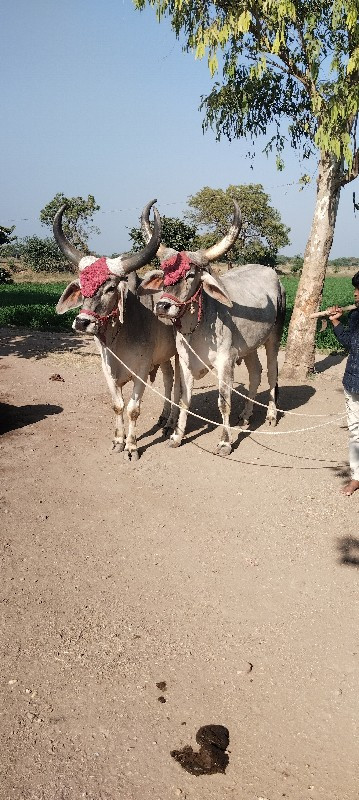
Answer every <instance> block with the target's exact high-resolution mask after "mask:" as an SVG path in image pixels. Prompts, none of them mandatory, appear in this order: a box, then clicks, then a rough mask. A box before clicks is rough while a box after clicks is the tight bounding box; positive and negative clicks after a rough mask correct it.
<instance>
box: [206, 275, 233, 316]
mask: <svg viewBox="0 0 359 800" xmlns="http://www.w3.org/2000/svg"><path fill="white" fill-rule="evenodd" d="M201 280H202V282H203V288H204V291H205V292H207V294H209V295H210V297H213V298H214V300H218V302H219V303H223V305H224V306H228V307H229V308H232V305H233V303H232V300H231V298H230V297H229V295H228V294H227V292H226V290H225V288H224V286H223V284H222V282H221V281H220V280H219V279H218V278H215V277H214V275H211V274H210V273H209V272H203V273H202V276H201Z"/></svg>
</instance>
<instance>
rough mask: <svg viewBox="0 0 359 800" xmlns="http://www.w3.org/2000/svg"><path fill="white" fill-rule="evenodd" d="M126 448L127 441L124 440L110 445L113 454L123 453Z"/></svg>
mask: <svg viewBox="0 0 359 800" xmlns="http://www.w3.org/2000/svg"><path fill="white" fill-rule="evenodd" d="M124 449H125V443H124V442H112V445H111V447H110V453H112V454H113V453H123V451H124Z"/></svg>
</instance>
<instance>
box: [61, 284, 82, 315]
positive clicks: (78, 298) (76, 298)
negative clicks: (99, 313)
mask: <svg viewBox="0 0 359 800" xmlns="http://www.w3.org/2000/svg"><path fill="white" fill-rule="evenodd" d="M81 305H82V294H81V289H80V282H79V281H78V280H76V281H72V283H69V285H68V286H66V289H65V291H64V292H63V293H62V295H61V297H60V300H59V301H58V303H57V306H56V309H55V311H56V313H57V314H65V312H66V311H70V309H71V308H78V306H81Z"/></svg>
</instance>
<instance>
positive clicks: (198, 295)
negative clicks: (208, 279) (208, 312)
mask: <svg viewBox="0 0 359 800" xmlns="http://www.w3.org/2000/svg"><path fill="white" fill-rule="evenodd" d="M163 298H168V300H172V302H173V303H175V304H176V306H178V307H179V309H180V311H179V313H178V315H177V317H176V319H173V320H171V322H172V323H173V325H175V327H176V328H177V329H178V330H181V327H182V325H181V319H182V317H183V315H184V313H185V311H186V308H187V306H191V305H192V303H198V312H197V325H199V323H200V321H201V319H202V305H203V302H202V284H201V283H200V285H199V287H198V289H197V290H196V291H195V293H194V294H193V295H192V297H190V298H189V299H188V300H179V299H178V297H175V296H174V295H173V294H169V292H163V294H161V300H163ZM197 325H196V327H197ZM194 330H195V328H194ZM192 333H193V331H192Z"/></svg>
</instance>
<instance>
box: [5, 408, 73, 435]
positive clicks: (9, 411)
mask: <svg viewBox="0 0 359 800" xmlns="http://www.w3.org/2000/svg"><path fill="white" fill-rule="evenodd" d="M62 411H63V408H62V406H52V405H50V404H48V403H42V404H35V405H26V406H13V405H11V404H9V403H0V435H2V434H4V433H9V431H14V430H17V428H25V427H26V425H33V424H34V423H35V422H40V420H42V419H45V418H46V417H49V416H51V415H52V414H61V412H62Z"/></svg>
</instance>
